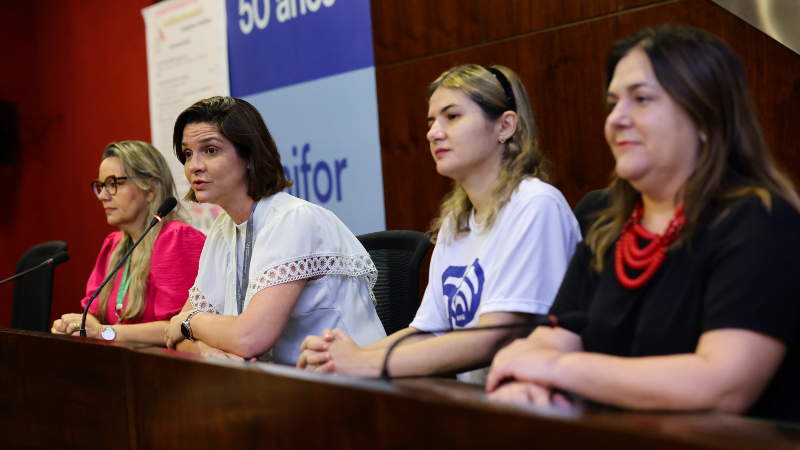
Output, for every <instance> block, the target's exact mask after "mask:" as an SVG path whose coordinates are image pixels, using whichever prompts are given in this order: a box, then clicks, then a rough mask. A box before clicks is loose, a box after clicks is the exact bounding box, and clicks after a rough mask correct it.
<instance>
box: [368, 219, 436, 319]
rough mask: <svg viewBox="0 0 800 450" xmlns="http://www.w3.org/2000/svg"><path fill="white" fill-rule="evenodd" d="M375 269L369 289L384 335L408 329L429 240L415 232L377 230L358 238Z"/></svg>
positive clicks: (417, 299)
mask: <svg viewBox="0 0 800 450" xmlns="http://www.w3.org/2000/svg"><path fill="white" fill-rule="evenodd" d="M357 237H358V240H359V241H361V245H363V246H364V248H366V249H367V251H368V252H369V256H370V258H372V262H374V263H375V267H376V268H377V269H378V281H377V282H376V283H375V287H373V288H372V293H373V294H374V295H375V300H376V302H377V306H376V309H377V310H378V317H379V318H380V319H381V323H382V324H383V328H384V329H385V330H386V334H387V335H390V334H392V333H394V332H396V331H398V330H402V329H404V328H407V327H408V324H410V323H411V321H412V320H413V319H414V315H415V314H416V313H417V308H418V307H419V266H420V263H422V259H423V258H424V257H425V254H426V253H428V249H430V247H431V237H430V235H428V234H425V233H420V232H418V231H404V230H393V231H379V232H377V233H369V234H362V235H361V236H357Z"/></svg>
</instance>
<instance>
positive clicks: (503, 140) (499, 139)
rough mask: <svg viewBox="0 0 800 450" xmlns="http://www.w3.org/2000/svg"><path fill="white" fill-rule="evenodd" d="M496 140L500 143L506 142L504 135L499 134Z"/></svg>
mask: <svg viewBox="0 0 800 450" xmlns="http://www.w3.org/2000/svg"><path fill="white" fill-rule="evenodd" d="M497 140H498V141H500V143H501V144H505V143H506V137H505V136H500V138H498V139H497Z"/></svg>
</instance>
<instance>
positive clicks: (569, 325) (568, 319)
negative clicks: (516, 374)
mask: <svg viewBox="0 0 800 450" xmlns="http://www.w3.org/2000/svg"><path fill="white" fill-rule="evenodd" d="M588 323H589V319H588V318H587V317H586V313H583V312H571V313H566V314H564V315H562V316H559V317H556V316H554V315H552V314H551V315H549V316H544V315H539V316H537V317H536V318H535V319H533V320H529V321H527V322H522V323H509V324H505V325H491V326H488V327H474V328H460V329H458V330H433V331H415V332H413V333H409V334H407V335H405V336H403V337H401V338H400V339H398V340H396V341H394V342H393V343H392V345H390V346H389V349H388V350H386V356H385V357H384V358H383V369H382V370H381V378H382V379H384V380H386V381H389V380H391V379H392V377H391V376H389V355H391V354H392V350H394V348H395V347H397V346H398V345H399V344H400V343H401V342H403V341H404V340H405V339H406V338H409V337H411V336H417V335H420V334H430V333H462V332H466V331H483V330H505V329H513V328H530V329H534V328H536V327H540V326H546V327H551V328H557V327H561V328H564V329H565V330H569V331H571V332H573V333H580V332H581V331H582V330H583V329H584V328H586V325H587V324H588Z"/></svg>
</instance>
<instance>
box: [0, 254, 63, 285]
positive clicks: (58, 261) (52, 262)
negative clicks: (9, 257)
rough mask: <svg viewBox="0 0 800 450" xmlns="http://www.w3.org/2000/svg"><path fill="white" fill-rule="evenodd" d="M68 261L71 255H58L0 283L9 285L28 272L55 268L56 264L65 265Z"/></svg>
mask: <svg viewBox="0 0 800 450" xmlns="http://www.w3.org/2000/svg"><path fill="white" fill-rule="evenodd" d="M67 261H69V254H68V253H67V252H59V253H56V255H55V256H53V257H52V258H50V259H48V260H47V261H45V262H43V263H41V264H39V265H38V266H36V267H31V268H30V269H28V270H26V271H24V272H20V273H18V274H16V275H14V276H13V277H10V278H6V279H5V280H3V281H0V284H3V283H8V282H9V281H11V280H13V279H14V278H17V277H21V276H23V275H25V274H26V273H28V272H33V271H34V270H36V269H41V268H42V267H44V266H48V267H52V266H55V265H56V264H61V263H65V262H67Z"/></svg>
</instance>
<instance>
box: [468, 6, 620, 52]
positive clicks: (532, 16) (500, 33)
mask: <svg viewBox="0 0 800 450" xmlns="http://www.w3.org/2000/svg"><path fill="white" fill-rule="evenodd" d="M480 6H481V26H482V27H483V39H484V42H485V41H491V40H494V39H500V38H505V37H509V36H514V35H517V34H522V33H528V32H531V31H536V30H541V29H544V28H550V27H554V26H558V25H564V24H567V23H570V22H575V21H578V20H583V19H589V18H592V17H597V16H601V15H604V14H610V13H613V12H615V11H616V10H617V2H616V0H581V1H564V0H480Z"/></svg>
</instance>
